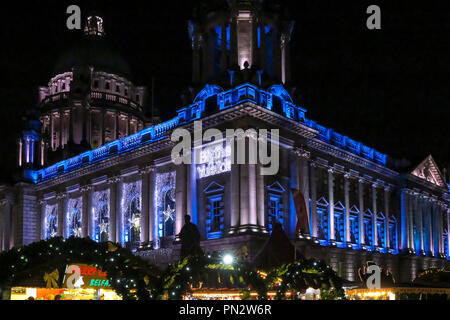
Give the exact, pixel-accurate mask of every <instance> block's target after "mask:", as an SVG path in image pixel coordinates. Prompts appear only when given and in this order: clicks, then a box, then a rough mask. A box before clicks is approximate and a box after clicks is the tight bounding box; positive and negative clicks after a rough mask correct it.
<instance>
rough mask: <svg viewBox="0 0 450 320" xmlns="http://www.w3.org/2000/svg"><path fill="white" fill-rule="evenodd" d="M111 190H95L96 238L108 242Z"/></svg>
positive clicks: (93, 212)
mask: <svg viewBox="0 0 450 320" xmlns="http://www.w3.org/2000/svg"><path fill="white" fill-rule="evenodd" d="M109 201H110V191H109V189H106V190H103V191H97V192H94V195H93V206H92V216H93V219H94V240H95V241H97V242H106V241H108V240H109V225H110V219H111V218H110V211H109Z"/></svg>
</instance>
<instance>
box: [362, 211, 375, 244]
mask: <svg viewBox="0 0 450 320" xmlns="http://www.w3.org/2000/svg"><path fill="white" fill-rule="evenodd" d="M372 219H373V215H372V211H370V210H367V211H366V212H365V213H364V244H365V245H366V246H368V247H372V246H373V221H372Z"/></svg>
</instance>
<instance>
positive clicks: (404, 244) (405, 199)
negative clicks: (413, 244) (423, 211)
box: [400, 189, 409, 251]
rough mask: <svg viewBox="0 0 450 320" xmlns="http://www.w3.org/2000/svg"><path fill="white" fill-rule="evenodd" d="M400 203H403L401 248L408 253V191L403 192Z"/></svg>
mask: <svg viewBox="0 0 450 320" xmlns="http://www.w3.org/2000/svg"><path fill="white" fill-rule="evenodd" d="M400 201H401V205H400V206H401V221H400V225H401V228H400V231H401V232H400V233H401V235H400V236H401V246H402V250H403V251H406V250H407V249H408V248H409V237H408V221H407V219H408V215H407V208H406V207H407V203H408V197H407V191H406V189H403V190H402V191H401V195H400Z"/></svg>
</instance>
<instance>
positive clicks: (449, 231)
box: [446, 207, 450, 259]
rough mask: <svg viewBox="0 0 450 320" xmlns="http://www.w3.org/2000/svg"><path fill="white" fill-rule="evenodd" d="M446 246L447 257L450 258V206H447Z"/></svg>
mask: <svg viewBox="0 0 450 320" xmlns="http://www.w3.org/2000/svg"><path fill="white" fill-rule="evenodd" d="M446 223H447V248H448V249H449V252H447V254H448V256H447V259H449V258H450V208H449V207H447V221H446Z"/></svg>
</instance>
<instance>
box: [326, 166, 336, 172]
mask: <svg viewBox="0 0 450 320" xmlns="http://www.w3.org/2000/svg"><path fill="white" fill-rule="evenodd" d="M327 171H328V173H335V169H334V168H333V167H328V168H327Z"/></svg>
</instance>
